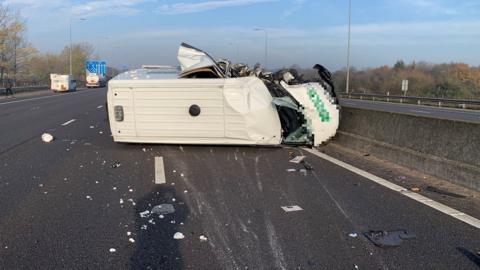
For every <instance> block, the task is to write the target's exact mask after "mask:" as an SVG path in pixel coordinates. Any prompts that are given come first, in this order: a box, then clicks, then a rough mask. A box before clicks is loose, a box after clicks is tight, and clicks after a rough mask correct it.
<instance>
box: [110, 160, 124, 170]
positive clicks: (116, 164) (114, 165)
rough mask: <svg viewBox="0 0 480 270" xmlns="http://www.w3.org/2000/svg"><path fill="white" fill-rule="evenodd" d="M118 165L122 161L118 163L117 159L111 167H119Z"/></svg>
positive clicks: (120, 164)
mask: <svg viewBox="0 0 480 270" xmlns="http://www.w3.org/2000/svg"><path fill="white" fill-rule="evenodd" d="M120 166H122V163H120V162H118V161H117V162H115V163H113V165H112V168H114V169H115V168H118V167H120Z"/></svg>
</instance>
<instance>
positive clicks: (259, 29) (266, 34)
mask: <svg viewBox="0 0 480 270" xmlns="http://www.w3.org/2000/svg"><path fill="white" fill-rule="evenodd" d="M253 31H264V32H265V69H267V67H268V31H267V29H266V28H255V29H253Z"/></svg>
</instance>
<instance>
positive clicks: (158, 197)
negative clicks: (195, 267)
mask: <svg viewBox="0 0 480 270" xmlns="http://www.w3.org/2000/svg"><path fill="white" fill-rule="evenodd" d="M183 202H184V200H183V198H182V197H181V196H178V197H177V194H176V192H175V189H174V188H172V187H168V186H160V187H156V188H155V189H153V190H152V191H151V192H150V193H149V195H147V196H145V197H144V198H142V199H141V200H139V201H138V202H137V205H136V209H135V213H136V222H135V223H136V231H137V237H136V238H137V243H136V244H137V245H136V249H135V251H134V253H133V255H132V257H131V258H130V262H131V263H130V268H131V269H182V268H183V261H182V254H181V250H180V243H181V241H182V240H176V239H174V238H173V236H174V235H175V233H177V232H181V231H182V230H181V229H182V228H181V227H182V226H183V225H182V224H183V222H184V221H185V219H186V217H187V215H188V208H187V206H186V205H185V204H184V203H183ZM160 204H171V205H173V207H174V209H175V212H174V213H172V214H165V215H163V218H161V217H160V215H159V214H152V213H150V214H145V211H146V210H148V211H150V212H151V211H152V208H154V207H155V206H157V205H160ZM141 213H142V214H143V215H144V216H145V215H146V217H144V218H142V217H141Z"/></svg>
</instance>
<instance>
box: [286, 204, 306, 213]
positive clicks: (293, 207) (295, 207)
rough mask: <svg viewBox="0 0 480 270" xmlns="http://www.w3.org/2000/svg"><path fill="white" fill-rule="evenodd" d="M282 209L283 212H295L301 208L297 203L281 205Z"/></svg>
mask: <svg viewBox="0 0 480 270" xmlns="http://www.w3.org/2000/svg"><path fill="white" fill-rule="evenodd" d="M282 209H283V211H285V212H296V211H302V210H303V209H302V208H301V207H300V206H298V205H291V206H282Z"/></svg>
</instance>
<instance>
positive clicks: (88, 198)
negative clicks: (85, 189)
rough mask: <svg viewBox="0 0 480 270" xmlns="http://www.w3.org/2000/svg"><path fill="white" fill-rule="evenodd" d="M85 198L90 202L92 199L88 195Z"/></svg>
mask: <svg viewBox="0 0 480 270" xmlns="http://www.w3.org/2000/svg"><path fill="white" fill-rule="evenodd" d="M85 198H86V199H87V200H90V201H91V200H93V198H92V197H91V196H88V195H87V196H85Z"/></svg>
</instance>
